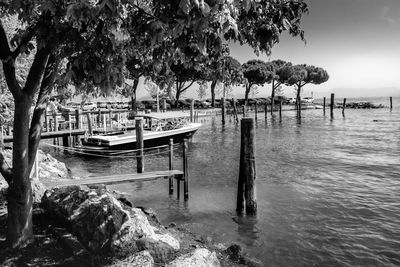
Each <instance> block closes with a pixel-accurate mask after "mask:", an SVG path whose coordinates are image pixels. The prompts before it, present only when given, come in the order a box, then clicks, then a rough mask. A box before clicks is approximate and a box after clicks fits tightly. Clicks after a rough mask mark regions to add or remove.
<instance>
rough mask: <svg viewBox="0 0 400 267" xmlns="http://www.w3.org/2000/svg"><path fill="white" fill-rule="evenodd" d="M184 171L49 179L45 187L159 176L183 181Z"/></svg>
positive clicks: (120, 182)
mask: <svg viewBox="0 0 400 267" xmlns="http://www.w3.org/2000/svg"><path fill="white" fill-rule="evenodd" d="M183 177H184V173H183V171H180V170H168V171H155V172H145V173H134V174H119V175H109V176H95V177H89V178H85V179H75V180H65V181H51V182H46V183H45V185H46V186H47V187H65V186H73V185H96V184H104V185H111V184H122V183H127V182H139V181H153V180H157V179H160V178H164V179H171V178H175V179H177V180H180V181H183Z"/></svg>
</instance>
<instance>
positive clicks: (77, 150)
mask: <svg viewBox="0 0 400 267" xmlns="http://www.w3.org/2000/svg"><path fill="white" fill-rule="evenodd" d="M43 144H45V145H47V146H50V147H55V148H62V149H64V150H66V151H69V152H74V153H77V154H82V155H88V156H96V157H103V158H138V157H140V156H139V155H124V156H122V155H121V156H119V155H105V154H99V153H88V152H85V151H82V150H80V149H77V148H71V147H63V146H58V145H52V144H48V143H43ZM160 147H162V146H160ZM163 147H167V146H165V145H164V146H163ZM149 149H157V148H156V147H155V148H147V150H149ZM172 150H178V148H173V149H172ZM97 151H98V150H97ZM118 151H121V154H122V153H124V152H123V151H124V150H118ZM135 151H140V150H137V149H136V150H135ZM135 151H130V150H126V151H125V153H124V154H128V153H133V152H135ZM106 152H110V150H106ZM164 153H169V150H165V151H160V152H156V153H146V154H144V155H143V156H154V155H161V154H164Z"/></svg>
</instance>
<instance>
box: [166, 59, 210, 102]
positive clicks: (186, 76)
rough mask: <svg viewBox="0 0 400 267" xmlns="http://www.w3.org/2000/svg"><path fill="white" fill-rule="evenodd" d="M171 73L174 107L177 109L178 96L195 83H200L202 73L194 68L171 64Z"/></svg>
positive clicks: (181, 64)
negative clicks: (173, 84)
mask: <svg viewBox="0 0 400 267" xmlns="http://www.w3.org/2000/svg"><path fill="white" fill-rule="evenodd" d="M171 71H172V75H173V77H174V78H173V79H174V81H175V105H174V107H175V108H177V107H178V101H179V98H180V96H181V95H182V94H183V93H184V92H185V91H186V90H187V89H189V88H190V86H192V85H193V84H194V83H195V82H197V81H200V80H201V78H202V77H203V73H202V72H201V71H200V70H199V69H197V68H195V67H186V66H185V65H184V64H183V63H177V64H173V65H172V66H171Z"/></svg>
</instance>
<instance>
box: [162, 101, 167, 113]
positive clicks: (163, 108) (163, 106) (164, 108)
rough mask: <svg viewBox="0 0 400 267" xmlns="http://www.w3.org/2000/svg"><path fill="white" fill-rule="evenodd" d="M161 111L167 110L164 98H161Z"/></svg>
mask: <svg viewBox="0 0 400 267" xmlns="http://www.w3.org/2000/svg"><path fill="white" fill-rule="evenodd" d="M162 111H163V112H166V111H167V100H166V99H163V100H162Z"/></svg>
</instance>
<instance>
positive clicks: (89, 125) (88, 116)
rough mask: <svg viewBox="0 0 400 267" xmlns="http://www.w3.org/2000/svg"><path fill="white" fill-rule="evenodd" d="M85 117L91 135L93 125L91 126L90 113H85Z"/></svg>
mask: <svg viewBox="0 0 400 267" xmlns="http://www.w3.org/2000/svg"><path fill="white" fill-rule="evenodd" d="M86 118H87V122H88V129H89V134H90V135H93V127H92V116H91V114H90V113H86Z"/></svg>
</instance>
